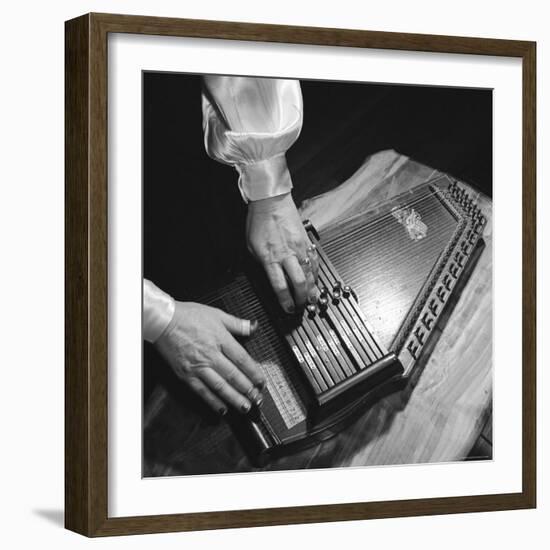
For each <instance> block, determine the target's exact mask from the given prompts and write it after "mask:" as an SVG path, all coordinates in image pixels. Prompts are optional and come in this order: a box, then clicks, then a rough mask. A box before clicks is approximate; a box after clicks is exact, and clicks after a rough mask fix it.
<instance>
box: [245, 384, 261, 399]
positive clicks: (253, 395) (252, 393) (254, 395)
mask: <svg viewBox="0 0 550 550" xmlns="http://www.w3.org/2000/svg"><path fill="white" fill-rule="evenodd" d="M246 396H247V397H248V398H249V399H250V401H254V402H256V399H258V397H259V396H260V392H259V391H258V388H254V387H252V388H250V389H249V390H248V392H247V393H246Z"/></svg>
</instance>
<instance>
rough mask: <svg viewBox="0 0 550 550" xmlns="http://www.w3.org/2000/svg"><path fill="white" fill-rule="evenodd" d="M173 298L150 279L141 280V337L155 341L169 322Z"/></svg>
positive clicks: (173, 309)
mask: <svg viewBox="0 0 550 550" xmlns="http://www.w3.org/2000/svg"><path fill="white" fill-rule="evenodd" d="M175 310H176V302H175V300H174V299H173V298H172V297H171V296H170V295H169V294H167V293H166V292H164V291H162V290H161V289H160V288H158V287H157V286H156V285H155V284H153V283H152V282H151V281H149V280H147V279H144V280H143V339H144V340H147V342H150V343H152V344H153V343H155V342H156V341H157V340H158V338H159V337H160V335H161V334H163V333H164V332H165V330H166V328H167V327H168V325H169V324H170V323H171V321H172V319H173V317H174V312H175Z"/></svg>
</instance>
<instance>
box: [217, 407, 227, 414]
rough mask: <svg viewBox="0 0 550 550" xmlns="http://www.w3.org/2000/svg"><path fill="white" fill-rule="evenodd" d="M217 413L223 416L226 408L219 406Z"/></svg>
mask: <svg viewBox="0 0 550 550" xmlns="http://www.w3.org/2000/svg"><path fill="white" fill-rule="evenodd" d="M218 413H219V415H220V416H225V415H226V414H227V409H226V408H225V407H220V408H219V409H218Z"/></svg>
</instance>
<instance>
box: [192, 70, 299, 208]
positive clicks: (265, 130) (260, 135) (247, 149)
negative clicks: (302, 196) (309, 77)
mask: <svg viewBox="0 0 550 550" xmlns="http://www.w3.org/2000/svg"><path fill="white" fill-rule="evenodd" d="M204 84H205V86H204V90H203V93H202V115H203V117H202V119H203V130H204V145H205V147H206V151H207V153H208V155H209V156H210V157H212V158H213V159H215V160H217V161H219V162H222V163H224V164H229V165H230V166H233V167H234V168H235V169H236V170H237V172H238V174H239V190H240V192H241V195H242V197H243V199H244V201H245V202H248V201H254V200H260V199H265V198H268V197H274V196H277V195H282V194H284V193H288V192H289V191H290V190H291V189H292V180H291V178H290V173H289V171H288V167H287V163H286V157H285V153H286V152H287V151H288V149H289V148H290V147H291V145H292V144H293V143H294V142H295V141H296V139H297V138H298V136H299V135H300V131H301V129H302V121H303V103H302V92H301V89H300V82H299V81H298V80H283V79H276V78H247V77H233V76H205V77H204Z"/></svg>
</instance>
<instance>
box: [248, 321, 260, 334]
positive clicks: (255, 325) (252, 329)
mask: <svg viewBox="0 0 550 550" xmlns="http://www.w3.org/2000/svg"><path fill="white" fill-rule="evenodd" d="M259 326H260V325H259V323H258V321H256V319H253V320H252V321H250V333H253V332H256V331H257V330H258V327H259Z"/></svg>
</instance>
